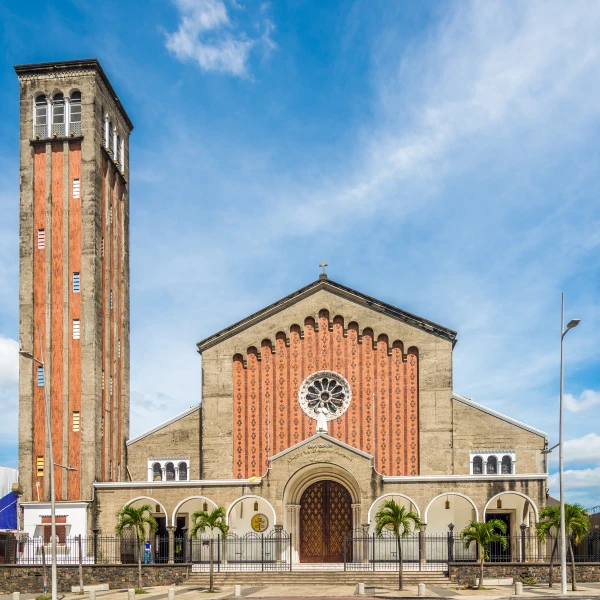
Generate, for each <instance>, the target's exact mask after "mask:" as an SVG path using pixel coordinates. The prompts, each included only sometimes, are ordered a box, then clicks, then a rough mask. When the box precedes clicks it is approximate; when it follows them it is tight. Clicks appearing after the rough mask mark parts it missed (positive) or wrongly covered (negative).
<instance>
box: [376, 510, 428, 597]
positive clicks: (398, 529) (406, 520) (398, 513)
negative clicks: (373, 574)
mask: <svg viewBox="0 0 600 600" xmlns="http://www.w3.org/2000/svg"><path fill="white" fill-rule="evenodd" d="M421 524H422V523H421V519H420V517H419V515H417V513H414V512H411V511H409V510H406V508H404V506H400V505H399V504H396V503H395V502H394V501H393V500H386V501H385V502H384V503H383V506H381V508H380V509H379V510H378V511H377V514H376V515H375V533H376V534H377V535H378V536H381V534H382V532H383V530H384V529H389V530H391V531H392V533H393V534H394V537H395V538H396V543H397V544H398V589H399V590H403V589H404V573H403V567H402V544H401V543H400V538H401V537H407V536H408V535H409V534H410V532H411V526H412V527H413V531H416V530H417V529H420V528H421Z"/></svg>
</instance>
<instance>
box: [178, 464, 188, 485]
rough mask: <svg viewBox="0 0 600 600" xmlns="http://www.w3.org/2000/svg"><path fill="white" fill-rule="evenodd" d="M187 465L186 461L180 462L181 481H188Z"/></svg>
mask: <svg viewBox="0 0 600 600" xmlns="http://www.w3.org/2000/svg"><path fill="white" fill-rule="evenodd" d="M187 479H188V475H187V465H186V464H185V463H184V462H180V463H179V481H187Z"/></svg>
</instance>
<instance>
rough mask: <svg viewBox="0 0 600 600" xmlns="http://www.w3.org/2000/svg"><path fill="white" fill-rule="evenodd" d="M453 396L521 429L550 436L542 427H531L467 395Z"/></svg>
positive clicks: (542, 435)
mask: <svg viewBox="0 0 600 600" xmlns="http://www.w3.org/2000/svg"><path fill="white" fill-rule="evenodd" d="M452 398H453V399H454V400H458V401H459V402H462V403H463V404H466V405H467V406H471V407H472V408H476V409H477V410H480V411H482V412H485V413H487V414H488V415H491V416H492V417H497V418H498V419H502V420H503V421H506V422H507V423H510V424H511V425H516V426H517V427H520V428H521V429H525V431H529V432H530V433H535V434H536V435H539V436H541V437H544V438H547V437H548V434H547V433H546V432H545V431H542V430H541V429H536V428H535V427H531V426H530V425H527V424H526V423H523V422H522V421H517V419H513V418H512V417H509V416H507V415H504V414H502V413H500V412H498V411H496V410H493V409H491V408H488V407H487V406H483V404H479V403H478V402H475V401H474V400H472V399H471V398H467V397H466V396H461V395H460V394H456V393H452Z"/></svg>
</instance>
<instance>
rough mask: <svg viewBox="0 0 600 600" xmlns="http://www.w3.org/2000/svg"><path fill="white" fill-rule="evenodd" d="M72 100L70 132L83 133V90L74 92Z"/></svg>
mask: <svg viewBox="0 0 600 600" xmlns="http://www.w3.org/2000/svg"><path fill="white" fill-rule="evenodd" d="M70 100H71V112H70V115H69V134H70V135H81V92H72V93H71V98H70Z"/></svg>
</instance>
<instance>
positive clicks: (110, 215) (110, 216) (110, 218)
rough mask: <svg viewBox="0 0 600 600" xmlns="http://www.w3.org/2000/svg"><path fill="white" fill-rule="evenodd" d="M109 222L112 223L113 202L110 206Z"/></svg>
mask: <svg viewBox="0 0 600 600" xmlns="http://www.w3.org/2000/svg"><path fill="white" fill-rule="evenodd" d="M108 224H109V225H112V204H111V205H110V206H109V207H108Z"/></svg>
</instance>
